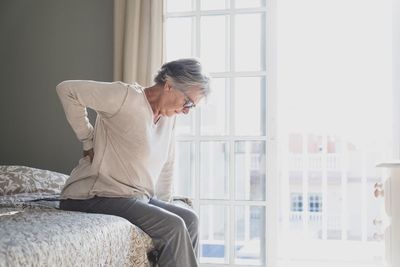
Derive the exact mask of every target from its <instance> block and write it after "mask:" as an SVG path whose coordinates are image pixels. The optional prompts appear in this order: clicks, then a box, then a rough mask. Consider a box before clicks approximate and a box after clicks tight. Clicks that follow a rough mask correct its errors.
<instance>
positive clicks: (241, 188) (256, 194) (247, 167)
mask: <svg viewBox="0 0 400 267" xmlns="http://www.w3.org/2000/svg"><path fill="white" fill-rule="evenodd" d="M265 163H266V158H265V142H255V141H241V142H236V143H235V181H236V185H235V187H236V199H240V200H265V192H266V175H265V174H266V168H265Z"/></svg>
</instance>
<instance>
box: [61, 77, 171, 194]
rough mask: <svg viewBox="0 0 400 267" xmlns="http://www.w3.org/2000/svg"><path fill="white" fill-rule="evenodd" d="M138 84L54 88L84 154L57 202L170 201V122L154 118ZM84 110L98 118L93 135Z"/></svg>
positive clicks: (78, 83)
mask: <svg viewBox="0 0 400 267" xmlns="http://www.w3.org/2000/svg"><path fill="white" fill-rule="evenodd" d="M143 89H144V88H143V87H142V86H140V85H138V84H137V83H135V84H126V83H123V82H111V83H108V82H96V81H82V80H72V81H64V82H61V83H60V84H58V85H57V93H58V95H59V97H60V100H61V103H62V105H63V108H64V111H65V114H66V117H67V120H68V122H69V124H70V125H71V127H72V129H73V130H74V132H75V134H76V136H77V137H78V139H79V140H80V141H81V142H82V143H83V149H84V150H88V149H91V148H93V149H94V159H93V162H92V163H91V162H90V159H89V156H86V157H83V158H81V159H80V160H79V164H78V166H76V167H75V168H74V169H73V170H72V172H71V175H70V178H69V179H68V180H67V182H66V184H65V186H64V188H63V190H62V194H61V198H62V199H67V198H71V199H88V198H92V197H94V196H104V197H145V198H150V197H154V196H155V197H158V198H159V199H161V200H164V201H170V199H171V194H172V186H173V179H172V178H173V164H174V125H175V117H161V119H160V120H159V121H158V122H157V124H154V122H153V112H152V109H151V106H150V104H149V102H148V101H147V98H146V95H145V93H144V90H143ZM86 107H88V108H91V109H93V110H95V111H96V112H97V119H96V124H95V127H94V129H93V127H92V125H91V124H90V122H89V120H88V118H87V111H86Z"/></svg>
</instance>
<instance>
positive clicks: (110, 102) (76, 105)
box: [56, 80, 128, 150]
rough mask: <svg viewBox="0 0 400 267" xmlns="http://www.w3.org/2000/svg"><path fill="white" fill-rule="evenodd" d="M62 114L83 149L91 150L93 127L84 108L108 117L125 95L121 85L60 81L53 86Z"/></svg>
mask: <svg viewBox="0 0 400 267" xmlns="http://www.w3.org/2000/svg"><path fill="white" fill-rule="evenodd" d="M56 91H57V94H58V96H59V98H60V100H61V103H62V106H63V108H64V112H65V115H66V117H67V120H68V122H69V124H70V125H71V127H72V129H73V131H74V132H75V134H76V136H77V138H78V139H79V140H80V141H81V142H82V143H83V149H84V150H89V149H91V148H93V126H92V125H91V124H90V122H89V119H88V117H87V110H86V108H91V109H93V110H95V111H96V112H97V113H98V114H100V115H101V116H104V117H112V116H113V115H115V114H116V113H117V112H118V111H119V110H120V108H121V106H122V104H123V102H124V100H125V97H126V95H127V92H128V87H127V86H126V85H125V84H123V83H122V82H97V81H90V80H86V81H85V80H68V81H63V82H61V83H60V84H58V85H57V87H56Z"/></svg>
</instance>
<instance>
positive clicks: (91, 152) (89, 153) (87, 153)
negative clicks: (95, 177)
mask: <svg viewBox="0 0 400 267" xmlns="http://www.w3.org/2000/svg"><path fill="white" fill-rule="evenodd" d="M83 156H84V157H86V156H89V158H90V163H92V162H93V158H94V150H93V148H91V149H89V150H83Z"/></svg>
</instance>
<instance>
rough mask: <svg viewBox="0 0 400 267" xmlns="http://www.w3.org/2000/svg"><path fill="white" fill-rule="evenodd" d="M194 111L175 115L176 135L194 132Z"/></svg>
mask: <svg viewBox="0 0 400 267" xmlns="http://www.w3.org/2000/svg"><path fill="white" fill-rule="evenodd" d="M195 114H196V111H190V112H189V114H185V115H183V114H182V115H180V116H177V117H176V126H175V127H176V130H175V131H176V134H177V135H193V134H194V118H195Z"/></svg>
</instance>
